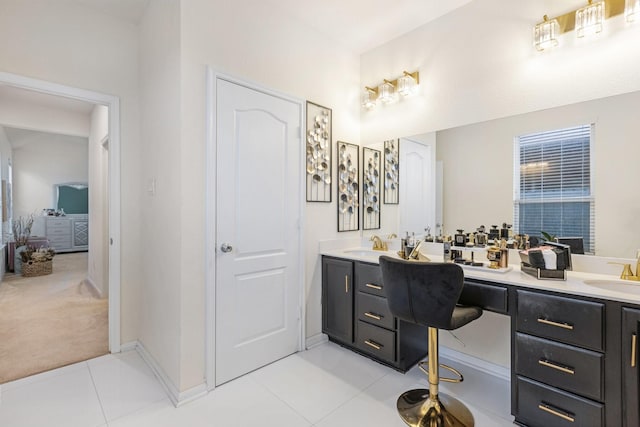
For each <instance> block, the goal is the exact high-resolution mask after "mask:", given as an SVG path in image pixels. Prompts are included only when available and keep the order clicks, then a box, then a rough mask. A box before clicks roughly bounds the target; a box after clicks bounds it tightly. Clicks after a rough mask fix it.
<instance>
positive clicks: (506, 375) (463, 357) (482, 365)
mask: <svg viewBox="0 0 640 427" xmlns="http://www.w3.org/2000/svg"><path fill="white" fill-rule="evenodd" d="M440 357H442V358H444V359H449V360H451V361H454V362H458V363H461V364H463V365H467V366H470V367H472V368H474V369H477V370H479V371H482V372H486V373H488V374H490V375H493V376H494V377H498V378H500V379H503V380H505V381H510V380H511V369H509V368H505V367H504V366H501V365H496V364H495V363H491V362H487V361H486V360H482V359H480V358H478V357H475V356H471V355H469V354H466V353H462V352H460V351H457V350H453V349H451V348H448V347H444V346H440Z"/></svg>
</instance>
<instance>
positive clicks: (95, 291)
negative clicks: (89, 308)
mask: <svg viewBox="0 0 640 427" xmlns="http://www.w3.org/2000/svg"><path fill="white" fill-rule="evenodd" d="M84 283H86V284H87V286H88V287H89V290H90V291H91V293H92V294H93V296H94V297H96V298H102V297H103V294H102V291H101V290H100V289H98V286H96V284H95V283H94V282H93V280H91V278H89V277H87V278H86V279H84Z"/></svg>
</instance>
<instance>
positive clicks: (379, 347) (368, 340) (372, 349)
mask: <svg viewBox="0 0 640 427" xmlns="http://www.w3.org/2000/svg"><path fill="white" fill-rule="evenodd" d="M356 346H357V347H358V348H359V349H360V350H362V351H363V352H365V353H368V354H371V355H373V356H375V357H377V358H379V359H382V360H386V361H388V362H395V360H396V333H395V332H393V331H389V330H387V329H384V328H380V327H378V326H373V325H370V324H368V323H366V322H363V321H362V320H359V321H358V327H357V330H356Z"/></svg>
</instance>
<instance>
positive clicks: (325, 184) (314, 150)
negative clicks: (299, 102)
mask: <svg viewBox="0 0 640 427" xmlns="http://www.w3.org/2000/svg"><path fill="white" fill-rule="evenodd" d="M305 136H306V141H307V142H306V147H307V162H306V163H307V164H306V170H307V174H306V177H307V202H331V109H329V108H326V107H323V106H321V105H318V104H314V103H313V102H309V101H307V132H306V134H305Z"/></svg>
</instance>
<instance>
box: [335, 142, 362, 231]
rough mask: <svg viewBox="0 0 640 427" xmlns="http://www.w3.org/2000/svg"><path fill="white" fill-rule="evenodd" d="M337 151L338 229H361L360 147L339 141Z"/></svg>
mask: <svg viewBox="0 0 640 427" xmlns="http://www.w3.org/2000/svg"><path fill="white" fill-rule="evenodd" d="M336 153H337V164H338V171H337V172H338V231H354V230H359V229H360V221H359V220H360V215H359V212H360V211H359V206H360V197H359V184H358V177H359V172H358V163H359V147H358V146H357V145H355V144H349V143H347V142H340V141H338V143H337V151H336Z"/></svg>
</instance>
